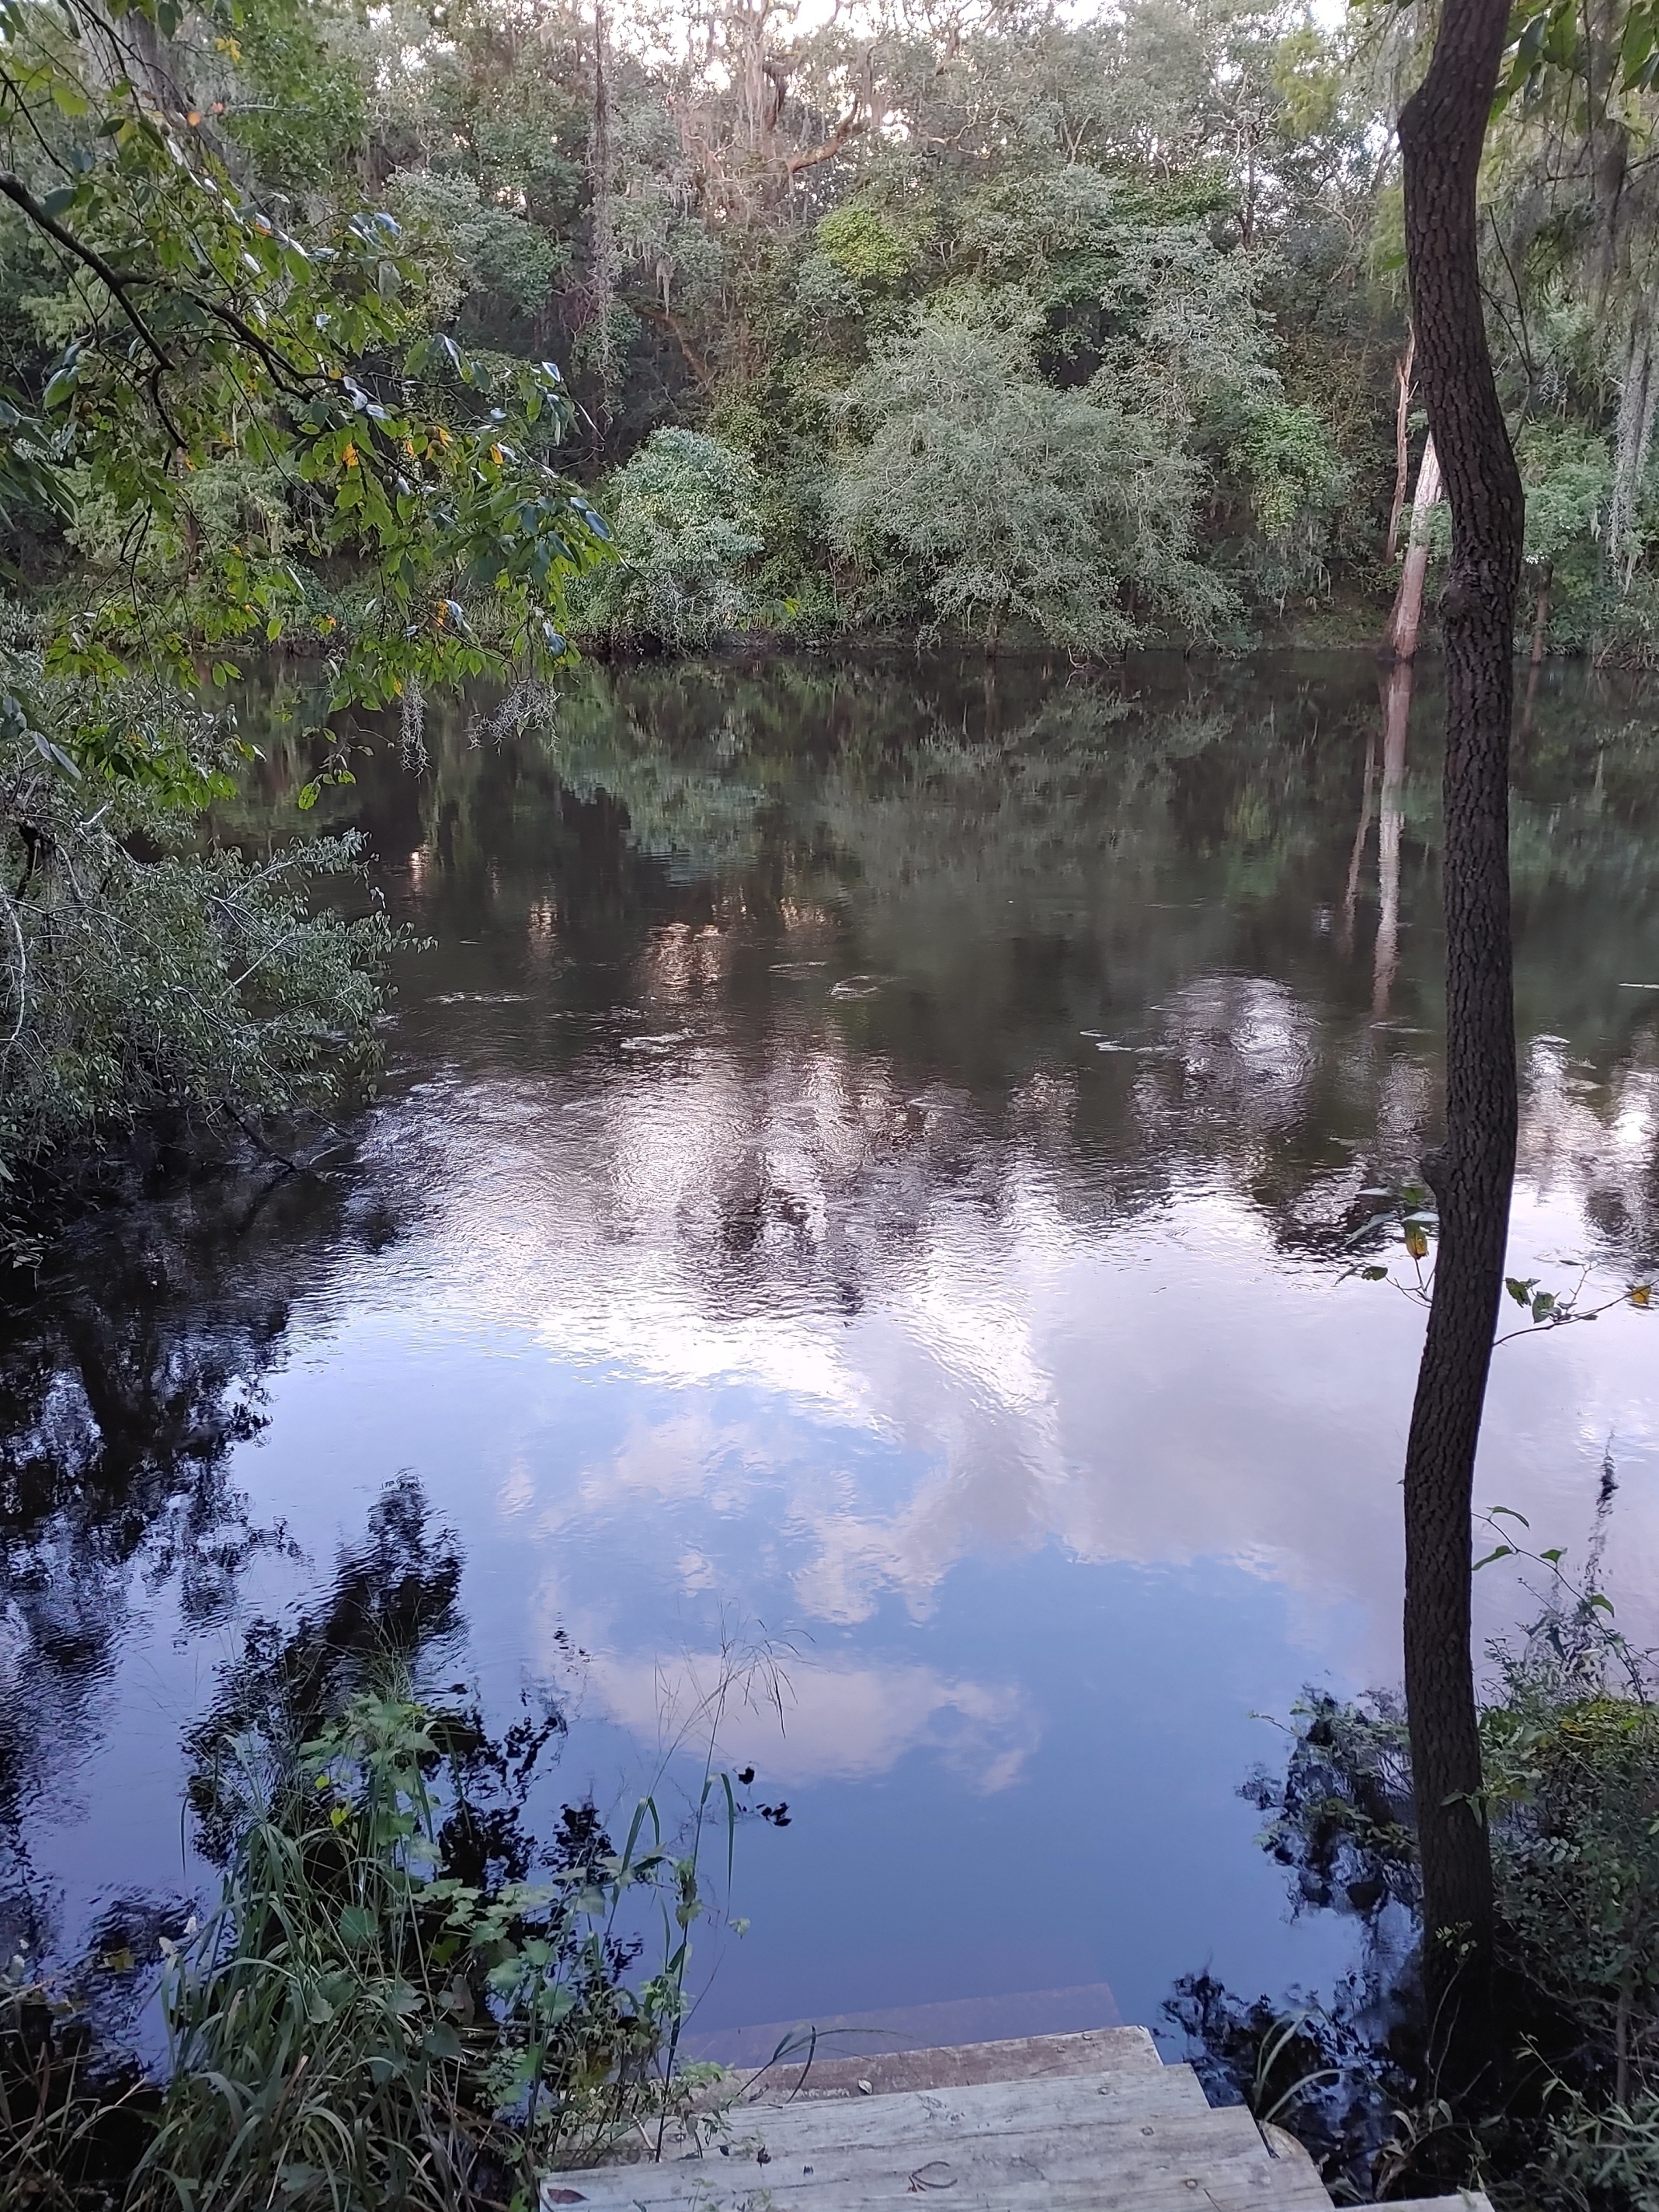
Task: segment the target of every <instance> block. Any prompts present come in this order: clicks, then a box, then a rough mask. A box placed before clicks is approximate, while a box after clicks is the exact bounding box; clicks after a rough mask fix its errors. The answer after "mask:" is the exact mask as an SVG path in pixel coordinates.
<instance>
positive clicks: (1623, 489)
mask: <svg viewBox="0 0 1659 2212" xmlns="http://www.w3.org/2000/svg"><path fill="white" fill-rule="evenodd" d="M1655 371H1656V364H1655V362H1654V358H1653V318H1652V314H1651V313H1650V309H1649V307H1648V304H1647V302H1646V301H1644V300H1638V302H1637V304H1636V307H1635V310H1634V312H1633V313H1632V317H1631V326H1630V337H1629V342H1628V343H1627V346H1626V353H1625V368H1624V374H1623V375H1622V377H1621V378H1620V391H1619V427H1618V431H1617V434H1616V435H1615V438H1614V441H1613V489H1612V492H1611V494H1610V495H1609V496H1608V500H1607V557H1608V559H1609V560H1610V561H1612V562H1614V563H1615V564H1616V566H1617V567H1618V568H1619V569H1620V575H1621V579H1622V581H1623V584H1624V586H1625V588H1626V590H1628V589H1629V588H1630V580H1631V575H1632V571H1633V570H1634V568H1635V567H1636V560H1637V556H1638V553H1639V552H1640V551H1641V550H1642V547H1641V540H1640V538H1638V535H1637V529H1636V509H1637V505H1638V501H1639V500H1640V497H1641V492H1642V479H1643V477H1644V475H1645V474H1646V472H1647V465H1648V448H1649V447H1650V445H1651V443H1652V441H1653V418H1654V415H1655V412H1656V410H1659V374H1656V373H1655Z"/></svg>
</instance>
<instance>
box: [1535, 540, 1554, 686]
mask: <svg viewBox="0 0 1659 2212" xmlns="http://www.w3.org/2000/svg"><path fill="white" fill-rule="evenodd" d="M1554 580H1555V571H1554V569H1553V568H1552V567H1551V565H1550V563H1549V562H1547V561H1546V562H1544V563H1543V565H1542V567H1541V569H1540V570H1539V574H1538V602H1537V605H1535V606H1534V609H1533V613H1532V653H1531V663H1532V665H1533V666H1534V668H1536V667H1537V666H1538V665H1540V663H1541V661H1542V659H1543V658H1544V635H1545V633H1546V631H1547V629H1549V626H1550V586H1551V584H1552V583H1553V581H1554Z"/></svg>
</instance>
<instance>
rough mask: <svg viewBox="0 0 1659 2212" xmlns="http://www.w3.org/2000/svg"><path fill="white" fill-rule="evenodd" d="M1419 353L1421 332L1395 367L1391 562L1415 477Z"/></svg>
mask: <svg viewBox="0 0 1659 2212" xmlns="http://www.w3.org/2000/svg"><path fill="white" fill-rule="evenodd" d="M1416 353H1417V332H1416V331H1407V333H1406V350H1405V351H1404V353H1402V354H1401V356H1400V359H1399V361H1398V362H1396V363H1395V372H1394V375H1395V384H1396V385H1397V386H1398V387H1399V389H1398V391H1397V392H1396V394H1395V410H1394V500H1393V503H1392V504H1391V506H1390V507H1389V548H1388V551H1389V560H1390V561H1392V560H1393V559H1394V557H1395V554H1396V553H1398V551H1399V550H1400V518H1401V514H1402V513H1404V512H1405V507H1406V486H1407V483H1408V482H1409V481H1410V477H1411V423H1412V363H1413V360H1414V358H1415V356H1416Z"/></svg>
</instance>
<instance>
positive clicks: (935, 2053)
mask: <svg viewBox="0 0 1659 2212" xmlns="http://www.w3.org/2000/svg"><path fill="white" fill-rule="evenodd" d="M1164 2070H1165V2069H1164V2061H1163V2060H1162V2059H1161V2058H1160V2057H1158V2045H1157V2044H1156V2043H1154V2042H1153V2040H1152V2036H1151V2034H1150V2033H1149V2032H1148V2031H1147V2030H1146V2028H1144V2027H1096V2028H1087V2029H1085V2030H1084V2031H1083V2032H1082V2033H1078V2034H1071V2035H1021V2036H1015V2037H1012V2038H1010V2039H1008V2040H1007V2041H1006V2042H1001V2043H952V2044H947V2045H943V2046H942V2047H940V2048H938V2049H933V2050H925V2051H884V2052H882V2053H881V2054H879V2055H875V2054H869V2053H866V2054H865V2055H862V2056H860V2055H857V2054H855V2055H854V2056H853V2057H842V2055H841V2054H840V2052H839V2051H837V2050H836V2049H835V2048H834V2046H832V2045H829V2043H827V2042H826V2043H824V2044H823V2045H819V2046H818V2048H817V2051H814V2052H812V2053H811V2054H810V2055H809V2054H808V2053H807V2052H805V2051H792V2052H791V2054H790V2056H789V2057H787V2058H785V2059H781V2060H779V2061H777V2062H776V2063H774V2064H772V2065H770V2066H768V2067H766V2068H765V2069H763V2070H762V2071H760V2072H757V2074H756V2075H754V2076H753V2077H752V2079H751V2081H750V2086H749V2087H747V2088H746V2089H745V2090H744V2093H743V2095H742V2098H741V2100H740V2101H741V2102H742V2103H744V2104H745V2105H760V2104H766V2105H781V2104H793V2103H795V2102H796V2101H797V2100H799V2099H800V2098H803V2097H807V2098H811V2099H813V2100H818V2099H825V2098H837V2097H842V2098H845V2097H860V2096H862V2097H868V2096H872V2095H873V2096H884V2095H886V2094H887V2093H889V2092H890V2091H892V2090H895V2089H956V2088H965V2087H967V2086H968V2085H969V2082H973V2081H1036V2080H1042V2079H1047V2078H1048V2077H1049V2076H1051V2075H1065V2074H1116V2073H1126V2072H1128V2073H1137V2074H1147V2073H1152V2074H1161V2073H1163V2072H1164Z"/></svg>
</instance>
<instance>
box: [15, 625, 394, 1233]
mask: <svg viewBox="0 0 1659 2212" xmlns="http://www.w3.org/2000/svg"><path fill="white" fill-rule="evenodd" d="M39 677H40V670H39V666H38V663H36V662H35V661H34V659H33V656H32V655H31V654H30V653H28V652H27V650H26V649H19V648H18V647H15V645H14V646H13V647H10V648H5V647H0V907H3V915H0V1182H3V1186H4V1198H3V1200H0V1215H3V1214H4V1213H6V1212H11V1213H12V1214H14V1215H15V1214H16V1213H18V1212H21V1211H24V1210H27V1204H28V1203H29V1202H30V1201H31V1200H32V1199H34V1198H38V1197H39V1196H40V1192H41V1190H42V1188H44V1185H45V1182H46V1181H48V1180H50V1179H51V1178H52V1176H69V1175H70V1174H72V1173H73V1172H74V1171H75V1170H76V1167H77V1165H78V1164H79V1162H80V1160H81V1159H82V1156H83V1155H84V1154H85V1153H86V1152H87V1151H88V1148H89V1147H91V1146H94V1145H95V1144H97V1143H99V1142H100V1141H103V1140H106V1139H111V1138H117V1137H119V1136H121V1135H122V1134H124V1133H131V1131H132V1130H134V1129H135V1127H137V1125H138V1124H139V1123H140V1122H141V1121H145V1120H146V1119H148V1118H150V1117H154V1116H156V1115H165V1116H167V1118H168V1119H169V1120H170V1121H173V1122H174V1123H178V1122H179V1121H182V1122H184V1123H185V1124H186V1125H191V1126H194V1127H197V1128H202V1127H212V1126H213V1125H216V1124H237V1125H240V1126H244V1127H246V1126H247V1121H248V1117H253V1118H255V1119H261V1120H262V1119H264V1118H266V1117H272V1116H274V1117H283V1116H288V1115H294V1114H296V1113H299V1112H301V1111H307V1110H322V1109H327V1108H328V1107H330V1106H331V1105H333V1104H334V1103H337V1101H339V1100H340V1099H341V1098H342V1097H347V1096H349V1095H350V1094H351V1093H352V1092H353V1091H356V1090H359V1089H361V1088H362V1085H365V1084H366V1083H367V1082H368V1079H369V1078H370V1076H371V1075H372V1073H373V1071H374V1066H375V1064H376V1060H377V1056H378V1045H377V1036H376V1018H377V1017H378V1015H379V1012H380V1006H381V1003H382V994H381V983H380V977H381V971H382V969H383V967H384V964H385V961H386V955H387V953H388V951H389V950H390V948H391V945H392V942H393V934H394V933H393V932H392V927H391V926H390V924H389V923H388V922H387V921H386V917H385V916H384V915H383V914H382V913H380V911H379V910H378V908H377V909H374V910H372V911H370V912H369V913H368V914H366V915H362V916H360V917H357V918H355V919H353V918H348V917H345V916H343V915H339V914H337V913H333V912H330V911H327V910H323V911H314V910H313V904H312V898H313V891H314V890H315V887H316V885H317V884H318V883H319V880H320V879H322V878H327V877H338V876H341V875H349V874H350V873H352V872H355V871H356V868H357V866H358V862H359V857H360V848H359V844H358V841H357V840H356V837H355V836H345V837H336V838H325V839H319V840H317V841H315V842H310V843H306V844H295V845H294V846H291V847H289V848H283V849H280V850H278V851H276V852H274V853H271V854H269V855H268V856H266V857H264V859H262V860H257V861H256V860H248V859H246V858H245V857H244V856H243V855H242V854H240V853H237V852H234V851H228V850H226V849H223V848H220V847H217V846H216V845H214V844H213V843H212V842H204V838H203V817H204V809H205V807H206V806H207V805H208V804H209V802H210V800H211V799H212V798H213V797H215V796H216V795H217V794H220V793H224V792H227V791H228V789H229V788H230V783H229V776H228V771H229V769H231V768H232V767H233V766H234V765H237V764H240V755H239V753H238V751H237V750H236V748H235V746H234V744H233V743H232V742H231V741H230V738H229V737H228V733H227V732H225V731H224V730H223V729H222V728H221V727H219V726H217V725H216V724H215V723H214V722H213V721H212V720H210V718H208V717H205V716H201V715H195V716H191V717H185V716H183V715H181V714H180V712H179V710H178V709H177V708H176V705H175V703H174V702H173V701H172V700H171V699H170V698H169V696H168V695H167V694H166V693H165V692H163V691H161V690H155V689H148V688H144V687H140V686H137V685H130V686H125V687H122V688H121V689H120V690H118V691H115V692H112V693H107V694H105V695H102V696H96V697H94V695H92V694H91V692H90V691H89V690H88V692H87V693H86V694H85V695H84V696H82V695H81V694H80V693H78V692H77V693H76V696H73V697H66V696H65V689H66V687H64V685H63V684H53V685H51V686H46V685H43V684H40V681H39ZM43 702H47V705H48V706H50V708H51V709H52V714H51V716H50V718H49V715H48V712H47V710H46V706H43ZM66 712H67V714H68V715H69V717H70V719H71V720H73V723H74V728H75V742H76V747H77V751H78V755H79V759H80V761H81V763H82V764H81V765H78V766H77V764H76V757H71V755H70V751H69V750H67V748H66V747H65V746H64V744H62V743H61V742H60V741H59V739H58V737H57V736H55V735H54V734H53V732H54V729H55V728H57V727H58V724H59V721H60V720H61V718H62V717H63V716H64V714H65V713H66ZM111 726H118V729H119V742H120V744H121V746H122V748H123V751H124V757H131V758H133V759H148V760H152V761H154V762H155V763H157V766H156V769H155V775H153V776H151V777H149V778H143V777H139V776H135V775H132V774H131V773H129V772H128V771H127V770H126V769H125V767H124V769H123V770H122V772H121V773H120V774H118V775H112V776H108V777H106V776H104V775H100V773H99V771H98V768H97V764H96V763H97V756H98V750H99V747H98V732H99V729H100V727H105V728H107V727H111ZM184 759H187V760H188V761H189V763H190V770H189V773H188V774H187V775H186V774H185V773H184V772H183V771H181V769H180V765H179V764H180V762H181V760H184ZM163 763H165V765H163ZM181 778H182V780H181Z"/></svg>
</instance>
